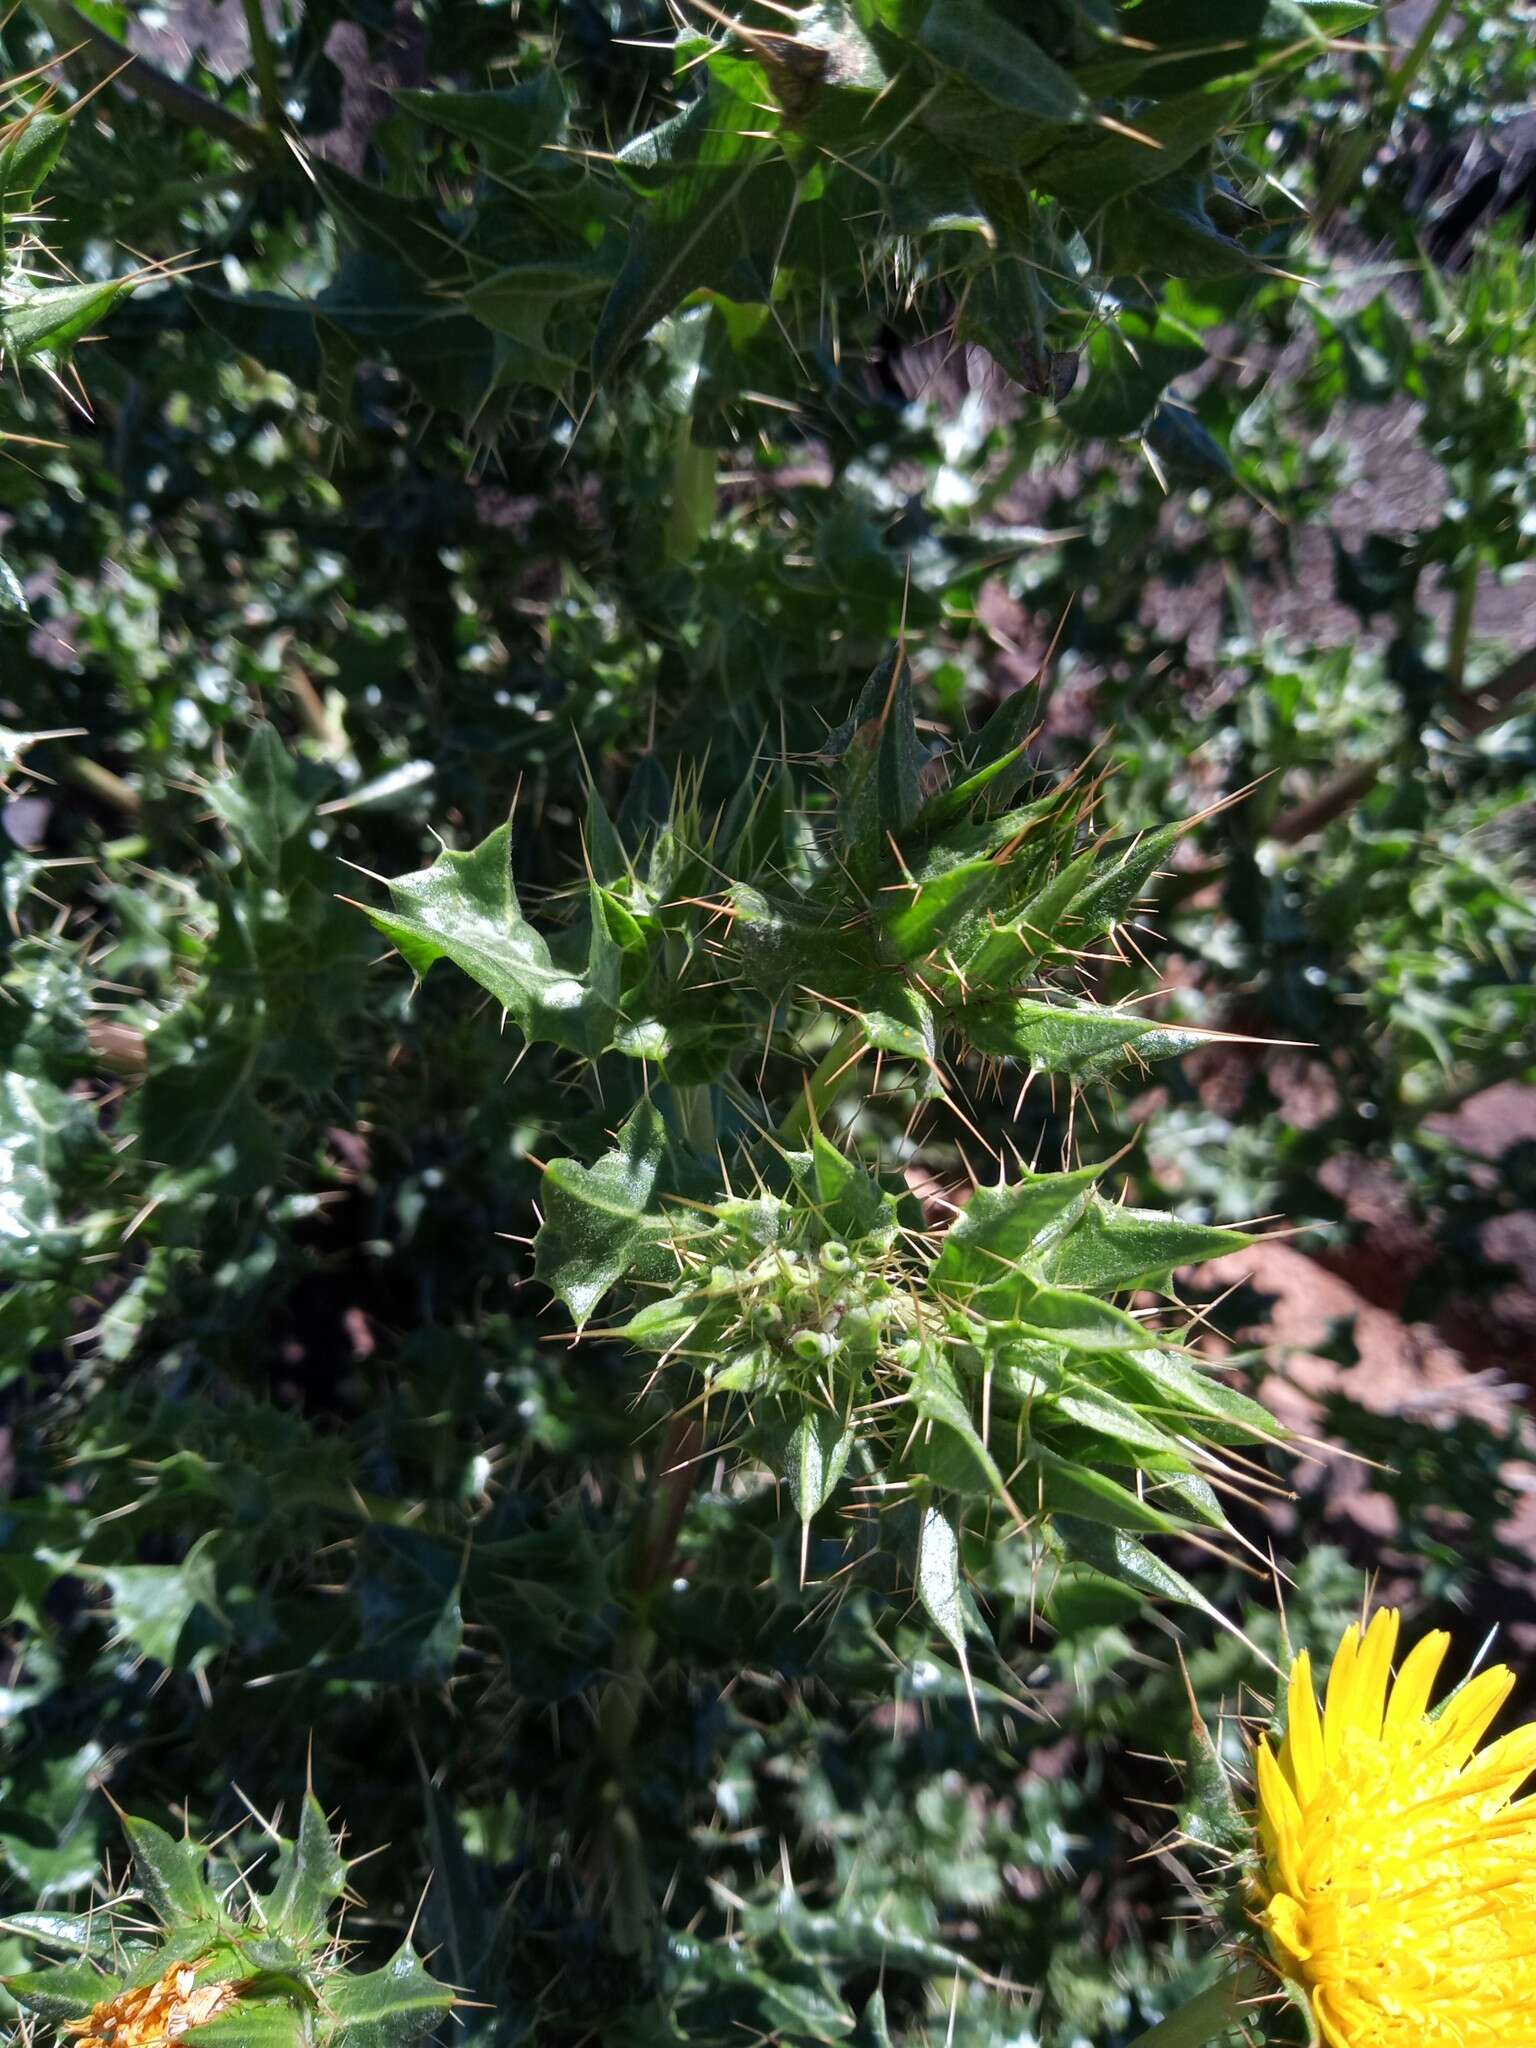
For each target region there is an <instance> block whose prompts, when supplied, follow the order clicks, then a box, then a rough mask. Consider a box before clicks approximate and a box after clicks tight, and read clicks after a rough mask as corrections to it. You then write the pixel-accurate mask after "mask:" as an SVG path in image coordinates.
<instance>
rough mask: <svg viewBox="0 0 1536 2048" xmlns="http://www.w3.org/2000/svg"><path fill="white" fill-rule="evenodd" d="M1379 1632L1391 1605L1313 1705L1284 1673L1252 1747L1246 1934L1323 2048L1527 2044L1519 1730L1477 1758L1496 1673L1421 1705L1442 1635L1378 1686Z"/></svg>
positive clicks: (1531, 2047) (1526, 1835) (1529, 1763)
mask: <svg viewBox="0 0 1536 2048" xmlns="http://www.w3.org/2000/svg"><path fill="white" fill-rule="evenodd" d="M1397 1632H1398V1616H1397V1614H1396V1613H1395V1612H1394V1611H1391V1610H1388V1611H1386V1612H1383V1613H1379V1614H1377V1615H1376V1616H1375V1618H1374V1619H1373V1620H1372V1622H1371V1625H1370V1627H1369V1628H1368V1629H1367V1630H1366V1631H1365V1634H1364V1636H1363V1637H1362V1635H1361V1632H1360V1630H1359V1629H1358V1628H1350V1629H1349V1630H1348V1631H1347V1632H1346V1634H1345V1637H1344V1640H1343V1641H1342V1642H1341V1643H1340V1645H1339V1650H1338V1655H1337V1656H1336V1657H1335V1658H1334V1661H1333V1669H1332V1671H1331V1672H1330V1673H1329V1677H1328V1691H1327V1697H1326V1700H1325V1702H1324V1707H1323V1711H1322V1713H1321V1715H1319V1713H1318V1708H1317V1696H1316V1693H1315V1692H1314V1690H1313V1685H1312V1665H1311V1661H1310V1659H1309V1658H1308V1656H1307V1653H1306V1652H1305V1650H1303V1652H1302V1653H1301V1655H1300V1656H1299V1657H1298V1658H1297V1659H1296V1662H1295V1664H1294V1665H1293V1667H1292V1670H1291V1680H1290V1696H1289V1716H1290V1718H1289V1725H1288V1730H1287V1734H1286V1738H1285V1741H1284V1743H1283V1744H1282V1745H1281V1748H1280V1752H1279V1755H1278V1756H1276V1755H1275V1754H1273V1753H1272V1751H1271V1750H1270V1747H1269V1744H1268V1743H1267V1742H1266V1741H1261V1742H1260V1744H1259V1750H1258V1789H1259V1831H1260V1835H1261V1837H1262V1842H1263V1849H1264V1868H1263V1874H1262V1877H1261V1880H1260V1883H1261V1889H1262V1893H1263V1898H1264V1905H1263V1911H1262V1914H1261V1921H1262V1924H1263V1927H1264V1929H1265V1932H1266V1933H1267V1935H1268V1937H1269V1942H1270V1946H1271V1949H1272V1950H1273V1953H1274V1956H1275V1959H1276V1961H1277V1963H1278V1964H1279V1966H1280V1968H1281V1970H1282V1971H1283V1972H1284V1973H1285V1975H1286V1976H1287V1977H1289V1978H1291V1979H1292V1980H1293V1981H1294V1982H1295V1983H1297V1984H1298V1985H1300V1986H1301V1987H1302V1988H1303V1989H1304V1990H1305V1992H1306V1993H1307V1995H1308V1997H1309V1999H1310V2002H1311V2006H1312V2010H1313V2012H1314V2013H1315V2014H1316V2016H1317V2022H1318V2026H1319V2027H1320V2029H1321V2031H1322V2035H1323V2038H1324V2040H1325V2041H1326V2042H1327V2043H1328V2044H1329V2048H1493V2044H1495V2043H1497V2044H1499V2048H1536V1797H1529V1796H1528V1797H1526V1798H1524V1799H1520V1798H1517V1797H1516V1794H1517V1793H1518V1792H1519V1791H1520V1789H1521V1787H1522V1786H1523V1785H1524V1783H1525V1781H1526V1779H1527V1778H1528V1777H1529V1776H1530V1775H1531V1773H1532V1772H1533V1771H1536V1725H1532V1726H1529V1727H1525V1728H1517V1729H1516V1730H1515V1731H1514V1733H1513V1734H1510V1735H1505V1736H1502V1737H1501V1738H1500V1739H1499V1740H1498V1741H1497V1742H1494V1743H1491V1744H1490V1745H1489V1746H1488V1747H1487V1748H1486V1749H1484V1750H1482V1751H1478V1749H1477V1745H1478V1743H1479V1742H1480V1741H1481V1740H1482V1738H1483V1736H1484V1734H1485V1733H1486V1732H1487V1730H1488V1727H1489V1725H1490V1724H1491V1723H1492V1721H1493V1719H1494V1717H1495V1715H1497V1713H1498V1712H1499V1709H1500V1708H1501V1707H1502V1706H1503V1704H1504V1702H1505V1701H1506V1700H1507V1699H1508V1697H1509V1694H1510V1691H1511V1689H1512V1687H1513V1686H1514V1683H1515V1679H1514V1674H1513V1673H1512V1672H1510V1671H1508V1670H1506V1669H1505V1668H1504V1667H1503V1666H1502V1665H1497V1666H1494V1667H1493V1668H1492V1669H1490V1670H1488V1671H1484V1672H1481V1673H1479V1675H1478V1676H1477V1677H1475V1678H1472V1679H1469V1680H1468V1681H1467V1683H1466V1684H1465V1685H1464V1686H1462V1687H1461V1689H1460V1690H1459V1691H1458V1692H1456V1693H1454V1694H1453V1695H1452V1696H1451V1697H1450V1699H1448V1700H1447V1701H1446V1702H1445V1703H1444V1704H1443V1706H1442V1707H1441V1708H1440V1709H1439V1710H1438V1711H1435V1712H1431V1711H1429V1696H1430V1692H1431V1690H1432V1688H1433V1686H1434V1683H1435V1679H1436V1676H1437V1674H1438V1672H1439V1669H1440V1665H1441V1663H1442V1661H1443V1660H1444V1657H1445V1653H1446V1650H1447V1649H1448V1648H1449V1646H1450V1638H1449V1637H1448V1636H1445V1635H1440V1634H1437V1635H1429V1636H1425V1637H1424V1639H1423V1641H1422V1642H1419V1643H1416V1644H1415V1645H1414V1647H1413V1649H1412V1650H1410V1651H1409V1653H1408V1655H1407V1656H1406V1657H1405V1658H1404V1660H1403V1665H1402V1669H1401V1670H1400V1671H1399V1672H1398V1674H1397V1678H1396V1681H1395V1682H1391V1681H1392V1658H1393V1653H1394V1652H1395V1650H1396V1648H1397ZM1474 1752H1476V1753H1474Z"/></svg>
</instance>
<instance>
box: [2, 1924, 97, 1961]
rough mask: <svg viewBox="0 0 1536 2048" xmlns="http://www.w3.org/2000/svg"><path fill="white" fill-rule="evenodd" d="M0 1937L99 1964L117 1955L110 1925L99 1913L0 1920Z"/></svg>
mask: <svg viewBox="0 0 1536 2048" xmlns="http://www.w3.org/2000/svg"><path fill="white" fill-rule="evenodd" d="M0 1934H14V1935H17V1936H18V1937H19V1938H20V1939H21V1940H22V1941H26V1942H30V1943H33V1944H34V1945H35V1946H36V1947H38V1948H59V1949H67V1950H69V1951H71V1952H72V1953H74V1954H76V1955H78V1956H89V1957H93V1958H96V1959H98V1960H110V1959H111V1958H112V1956H113V1955H114V1954H115V1953H116V1950H115V1947H114V1931H113V1928H112V1925H111V1922H110V1921H107V1920H104V1919H103V1918H102V1916H101V1915H100V1914H99V1913H11V1914H8V1915H4V1916H0Z"/></svg>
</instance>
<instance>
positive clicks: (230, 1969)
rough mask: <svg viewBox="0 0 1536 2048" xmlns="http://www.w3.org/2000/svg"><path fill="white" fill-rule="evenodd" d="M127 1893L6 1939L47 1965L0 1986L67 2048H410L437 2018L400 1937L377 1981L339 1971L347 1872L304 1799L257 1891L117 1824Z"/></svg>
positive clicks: (343, 1965) (161, 1836)
mask: <svg viewBox="0 0 1536 2048" xmlns="http://www.w3.org/2000/svg"><path fill="white" fill-rule="evenodd" d="M123 1830H124V1833H125V1834H126V1835H127V1837H128V1845H129V1849H130V1851H131V1853H132V1868H133V1878H132V1882H131V1884H130V1886H129V1887H128V1888H127V1889H125V1890H123V1891H120V1892H118V1893H116V1894H115V1895H114V1896H113V1897H112V1898H111V1899H110V1900H109V1901H108V1902H107V1903H106V1904H105V1905H103V1906H100V1907H98V1908H97V1909H96V1910H94V1911H92V1912H88V1913H83V1914H73V1913H57V1912H37V1913H21V1914H18V1915H16V1916H15V1917H13V1918H11V1919H9V1920H7V1921H5V1922H4V1923H3V1924H4V1928H5V1930H6V1931H7V1932H9V1933H12V1934H17V1935H20V1936H22V1937H23V1938H24V1939H26V1940H29V1941H31V1942H33V1943H35V1944H36V1945H37V1946H38V1947H40V1948H43V1949H46V1950H50V1951H52V1952H53V1953H55V1954H56V1955H57V1956H58V1957H59V1960H58V1961H57V1962H55V1963H53V1964H51V1965H49V1966H47V1967H44V1968H42V1969H38V1970H33V1971H29V1972H26V1973H24V1974H21V1975H16V1976H11V1977H7V1978H6V1979H5V1988H6V1990H7V1991H9V1993H10V1995H11V1997H12V1998H14V1999H15V2001H16V2003H17V2004H18V2005H19V2006H21V2008H22V2009H23V2011H25V2012H28V2013H32V2014H35V2015H36V2016H37V2017H38V2018H39V2019H41V2020H43V2021H44V2022H46V2023H48V2024H50V2025H52V2026H53V2027H55V2028H56V2029H57V2033H58V2037H59V2039H60V2041H61V2042H73V2043H75V2044H76V2048H162V2044H164V2043H166V2042H170V2041H175V2040H179V2039H180V2038H181V2036H182V2035H184V2034H187V2033H189V2032H192V2031H193V2030H194V2029H195V2031H196V2035H197V2039H198V2041H199V2042H202V2043H206V2044H207V2048H220V2044H223V2048H310V2044H314V2048H408V2044H409V2043H411V2042H413V2041H416V2040H419V2039H420V2038H421V2037H422V2036H423V2035H424V2034H428V2033H430V2032H431V2031H432V2030H433V2029H434V2028H435V2027H436V2026H437V2025H438V2024H439V2022H440V2021H441V2020H442V2019H443V2017H444V2015H445V2014H446V2013H447V2012H448V2011H449V2010H450V2008H451V2007H452V2005H453V2002H454V1995H453V1993H452V1991H451V1990H449V1989H448V1987H447V1986H446V1985H443V1984H439V1983H438V1982H437V1981H436V1980H435V1979H434V1978H433V1977H431V1976H430V1975H429V1974H428V1973H427V1971H426V1969H425V1968H424V1967H423V1965H422V1964H421V1962H420V1961H419V1960H418V1959H417V1957H416V1955H415V1953H414V1951H413V1950H412V1948H411V1945H410V1942H409V1939H407V1941H406V1942H405V1943H404V1944H403V1945H402V1947H401V1948H400V1949H399V1950H398V1951H397V1953H396V1954H395V1956H394V1957H393V1959H392V1960H391V1961H390V1962H388V1963H387V1964H386V1965H385V1966H384V1967H383V1968H382V1969H378V1970H353V1969H349V1968H348V1966H347V1944H346V1943H345V1942H344V1941H343V1939H342V1937H341V1934H340V1931H339V1929H337V1928H336V1927H334V1926H333V1925H332V1914H333V1912H334V1910H335V1908H336V1906H337V1903H338V1901H340V1900H343V1899H344V1898H345V1897H347V1890H346V1885H347V1871H348V1864H347V1860H346V1858H345V1857H344V1856H343V1855H342V1853H341V1845H340V1843H339V1841H338V1840H337V1839H336V1838H335V1837H334V1836H333V1835H332V1833H331V1830H330V1827H329V1825H328V1824H327V1821H326V1818H325V1815H324V1813H323V1811H322V1810H321V1808H320V1805H319V1803H318V1801H317V1800H316V1799H315V1796H314V1794H313V1793H312V1792H310V1793H307V1794H306V1796H305V1799H304V1803H303V1806H302V1808H301V1809H300V1814H299V1825H298V1831H297V1833H296V1835H295V1836H294V1837H293V1839H292V1840H284V1839H282V1838H281V1837H278V1836H276V1830H275V1829H270V1828H269V1829H268V1833H269V1834H270V1835H272V1836H274V1837H275V1838H276V1844H277V1846H276V1852H275V1857H274V1859H273V1865H272V1868H273V1878H272V1883H271V1885H270V1887H269V1888H268V1889H267V1890H265V1891H258V1890H257V1889H256V1888H255V1886H254V1884H253V1883H252V1882H251V1881H250V1880H251V1870H250V1867H249V1866H247V1867H246V1868H245V1869H241V1868H239V1867H234V1868H231V1869H229V1870H227V1871H225V1872H223V1873H221V1876H220V1879H219V1880H218V1881H216V1880H215V1877H214V1874H213V1867H214V1859H213V1858H212V1857H211V1852H210V1851H209V1850H207V1849H205V1848H204V1847H203V1846H202V1845H201V1844H200V1843H198V1842H193V1841H188V1840H177V1839H176V1838H175V1837H173V1836H171V1835H168V1834H167V1833H166V1832H165V1830H164V1829H163V1828H159V1827H157V1826H156V1825H155V1824H154V1823H153V1822H152V1821H147V1820H142V1819H137V1818H135V1817H133V1816H131V1815H126V1814H125V1815H124V1816H123Z"/></svg>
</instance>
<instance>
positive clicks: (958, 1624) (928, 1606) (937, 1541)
mask: <svg viewBox="0 0 1536 2048" xmlns="http://www.w3.org/2000/svg"><path fill="white" fill-rule="evenodd" d="M917 1597H918V1599H919V1600H920V1601H921V1602H922V1603H923V1612H924V1613H925V1614H926V1615H927V1616H928V1619H929V1620H930V1621H931V1622H932V1623H933V1625H934V1627H935V1628H936V1629H937V1630H938V1631H939V1633H940V1635H942V1636H943V1637H944V1638H945V1639H946V1640H947V1641H948V1643H949V1644H950V1647H951V1648H952V1649H953V1650H954V1653H955V1655H956V1656H957V1657H958V1658H959V1660H960V1665H961V1669H962V1670H964V1669H965V1668H966V1650H965V1622H966V1613H965V1599H964V1590H963V1587H962V1584H961V1577H960V1541H959V1538H958V1537H957V1536H956V1534H955V1531H954V1528H953V1527H952V1525H951V1523H950V1522H949V1519H948V1518H947V1516H946V1515H945V1514H944V1512H943V1510H942V1509H941V1508H936V1507H931V1506H930V1507H925V1508H924V1509H923V1510H922V1519H921V1521H920V1522H919V1524H918V1533H917Z"/></svg>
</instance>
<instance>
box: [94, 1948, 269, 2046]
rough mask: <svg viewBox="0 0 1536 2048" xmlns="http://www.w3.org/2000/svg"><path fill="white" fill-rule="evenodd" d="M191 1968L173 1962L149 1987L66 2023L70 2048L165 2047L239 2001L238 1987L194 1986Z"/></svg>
mask: <svg viewBox="0 0 1536 2048" xmlns="http://www.w3.org/2000/svg"><path fill="white" fill-rule="evenodd" d="M198 1967H199V1966H198V1965H197V1964H196V1963H176V1964H173V1966H172V1967H171V1968H170V1969H169V1970H167V1971H166V1973H165V1975H164V1976H163V1977H160V1978H159V1979H157V1980H156V1982H155V1983H153V1984H143V1985H140V1986H139V1988H138V1989H137V1990H136V1991H120V1992H119V1993H118V1994H117V1996H116V1998H105V1999H103V2000H102V2001H101V2003H100V2004H99V2005H97V2006H95V2007H94V2008H93V2009H92V2012H91V2016H90V2018H89V2019H84V2020H68V2021H66V2022H65V2025H64V2027H63V2028H62V2030H61V2031H62V2032H64V2033H66V2034H74V2035H77V2036H79V2037H81V2038H79V2039H77V2040H76V2041H75V2042H74V2043H73V2044H72V2048H165V2044H166V2043H167V2042H170V2041H179V2040H180V2039H181V2037H182V2035H183V2034H185V2033H187V2032H189V2031H190V2029H191V2028H193V2027H200V2026H202V2025H204V2024H205V2022H207V2021H208V2020H212V2019H217V2018H218V2016H219V2014H220V2013H221V2012H227V2011H228V2010H229V2008H230V2007H231V2006H232V2005H233V2004H234V2002H235V2000H236V1998H238V1997H239V1995H240V1994H239V1988H238V1986H236V1985H234V1984H231V1983H228V1982H227V1981H226V1982H223V1983H218V1984H199V1983H198V1981H197V1972H198Z"/></svg>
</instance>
